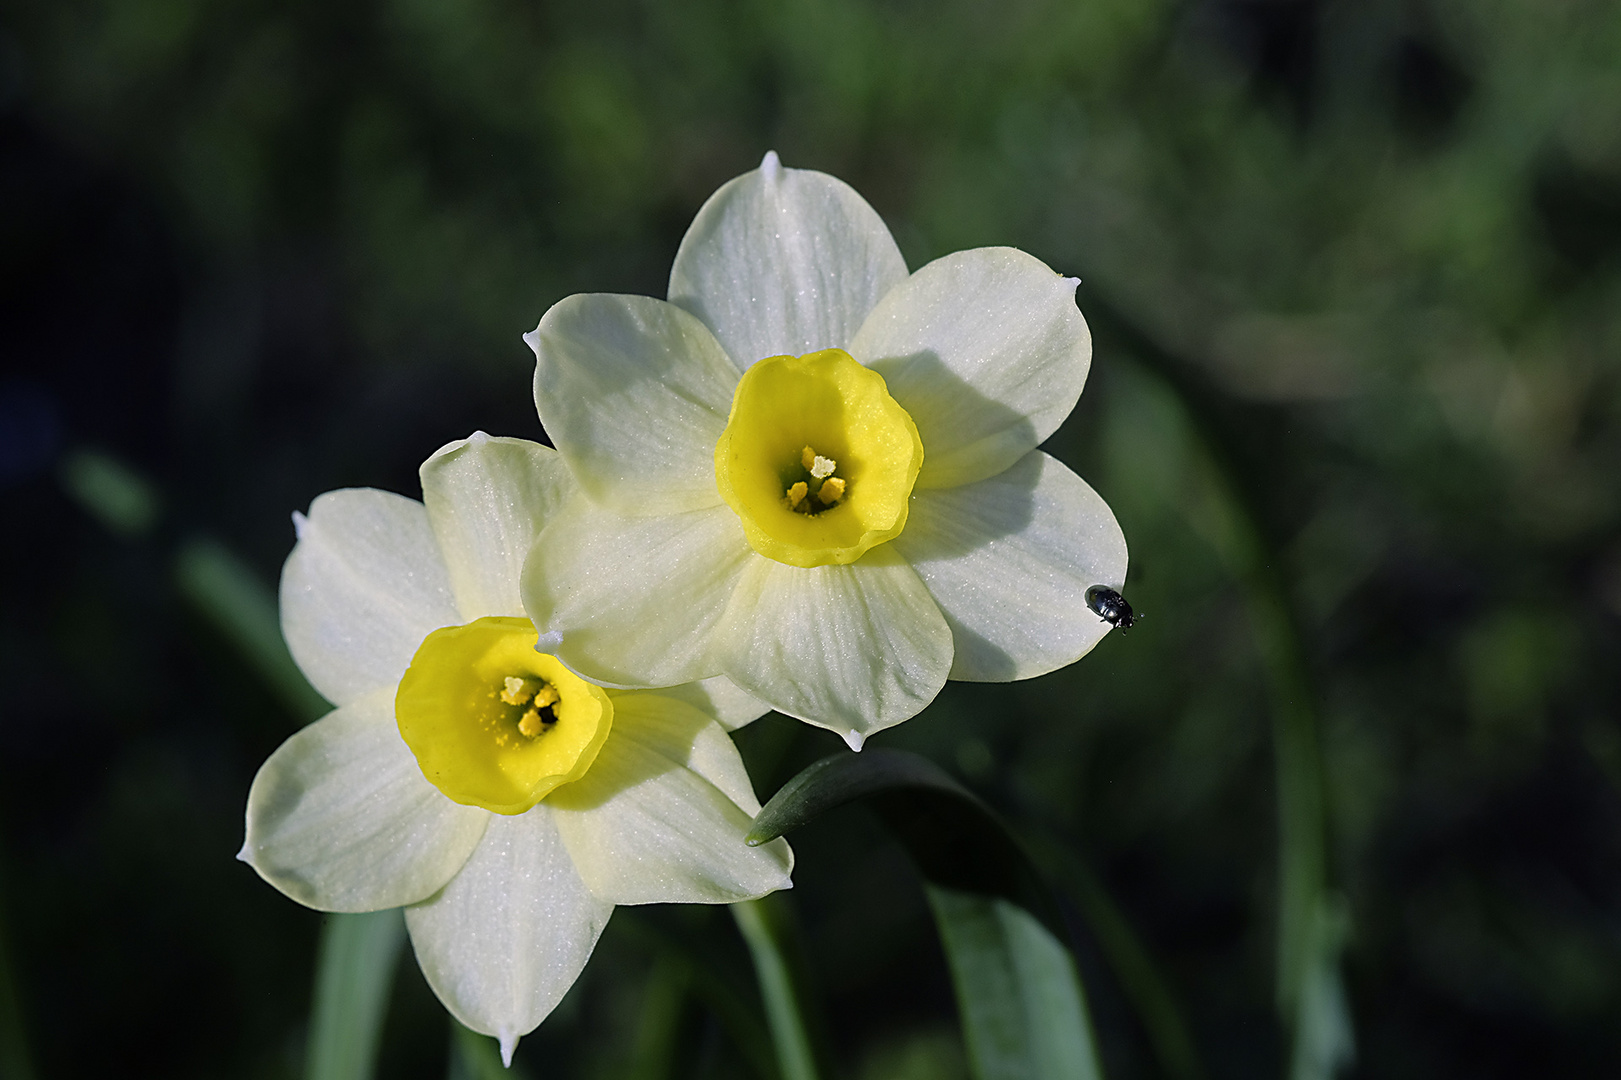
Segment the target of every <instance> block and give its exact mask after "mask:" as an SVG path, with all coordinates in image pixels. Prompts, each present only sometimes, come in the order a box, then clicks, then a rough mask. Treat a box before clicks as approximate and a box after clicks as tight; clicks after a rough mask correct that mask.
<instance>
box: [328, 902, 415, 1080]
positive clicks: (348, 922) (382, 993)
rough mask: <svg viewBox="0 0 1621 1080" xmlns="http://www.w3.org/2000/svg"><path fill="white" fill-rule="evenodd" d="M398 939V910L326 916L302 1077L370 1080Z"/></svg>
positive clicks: (401, 937)
mask: <svg viewBox="0 0 1621 1080" xmlns="http://www.w3.org/2000/svg"><path fill="white" fill-rule="evenodd" d="M404 942H405V918H404V916H403V915H401V913H400V910H399V909H398V908H392V909H390V910H388V911H374V912H369V913H367V914H364V915H329V916H327V920H326V926H325V928H324V929H323V930H322V932H321V945H320V949H319V951H318V952H317V954H316V971H315V1002H314V1004H313V1006H312V1007H311V1009H310V1037H309V1049H308V1053H307V1055H306V1058H305V1066H304V1077H305V1080H370V1078H371V1076H372V1073H373V1071H374V1070H375V1068H376V1065H377V1048H378V1045H379V1044H380V1043H381V1042H382V1037H383V1018H384V1015H385V1014H386V1013H387V1011H388V998H389V992H390V990H392V989H393V986H394V969H395V966H396V964H397V962H398V960H399V957H400V946H401V945H403V944H404Z"/></svg>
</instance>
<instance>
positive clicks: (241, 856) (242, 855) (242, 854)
mask: <svg viewBox="0 0 1621 1080" xmlns="http://www.w3.org/2000/svg"><path fill="white" fill-rule="evenodd" d="M236 861H237V862H245V863H247V864H248V865H249V866H252V865H253V861H252V859H251V858H250V857H249V852H248V844H247V841H245V840H244V841H243V842H242V850H241V851H239V852H237V853H236Z"/></svg>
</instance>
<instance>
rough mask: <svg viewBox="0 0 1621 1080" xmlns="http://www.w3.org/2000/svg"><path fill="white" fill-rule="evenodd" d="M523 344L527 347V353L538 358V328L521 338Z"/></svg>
mask: <svg viewBox="0 0 1621 1080" xmlns="http://www.w3.org/2000/svg"><path fill="white" fill-rule="evenodd" d="M523 343H524V344H525V345H527V346H529V351H530V352H532V353H534V354H535V356H537V357H538V356H540V327H538V326H537V327H535V328H534V329H533V330H531V331H529V333H527V334H525V335H524V336H523Z"/></svg>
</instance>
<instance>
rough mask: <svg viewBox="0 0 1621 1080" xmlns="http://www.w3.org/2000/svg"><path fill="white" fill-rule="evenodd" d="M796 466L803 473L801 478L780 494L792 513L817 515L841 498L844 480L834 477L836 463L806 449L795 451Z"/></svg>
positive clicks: (836, 468)
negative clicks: (796, 454)
mask: <svg viewBox="0 0 1621 1080" xmlns="http://www.w3.org/2000/svg"><path fill="white" fill-rule="evenodd" d="M799 463H800V466H801V468H803V469H804V471H805V478H804V479H803V480H795V481H794V482H793V483H791V484H789V485H788V490H787V491H785V492H783V496H782V497H783V498H785V499H787V500H788V509H790V510H792V511H793V512H794V513H796V514H820V513H821V512H822V511H823V510H826V509H828V508H830V507H834V506H837V505H838V504H839V502H840V501H841V500H842V499H843V498H844V480H843V479H842V478H841V477H838V476H836V475H834V474H835V473H837V472H838V468H839V463H838V462H836V461H834V460H833V459H832V458H825V457H823V456H822V455H821V454H818V453H817V452H816V451H815V450H812V449H811V448H810V447H808V446H807V447H805V449H803V450H801V451H800V452H799ZM813 485H814V490H813ZM813 493H814V495H815V497H814V498H812V494H813Z"/></svg>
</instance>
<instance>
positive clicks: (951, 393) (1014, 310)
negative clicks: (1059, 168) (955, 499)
mask: <svg viewBox="0 0 1621 1080" xmlns="http://www.w3.org/2000/svg"><path fill="white" fill-rule="evenodd" d="M1077 284H1078V282H1077V281H1076V280H1075V279H1074V278H1063V277H1059V276H1058V275H1057V274H1055V273H1053V271H1052V270H1050V269H1049V268H1048V267H1047V265H1046V264H1045V263H1043V262H1042V261H1041V260H1040V259H1037V258H1035V257H1034V256H1031V255H1026V254H1025V253H1024V252H1022V251H1018V250H1016V249H1014V248H977V249H975V250H973V251H959V252H957V253H956V254H954V255H947V256H946V257H944V258H942V259H936V260H935V261H934V262H932V263H930V264H929V265H927V266H925V267H923V268H922V269H921V270H919V271H918V272H917V273H915V274H913V275H912V276H911V277H910V278H908V279H907V280H906V281H905V283H903V284H901V285H899V286H897V287H896V288H895V289H894V290H893V291H891V292H890V293H889V294H888V295H887V296H885V297H884V299H883V300H882V302H880V303H879V305H878V307H877V308H876V309H875V310H874V311H873V313H872V314H871V315H869V316H868V317H867V321H866V322H865V323H864V324H862V327H861V331H860V333H858V334H856V336H855V340H854V341H853V342H852V343H851V345H850V354H851V355H852V356H854V357H855V358H856V359H857V360H860V361H861V362H862V363H863V364H866V365H867V366H868V367H870V368H872V369H873V370H874V371H877V372H878V373H879V374H881V375H883V377H884V381H885V383H887V384H888V386H889V392H890V394H891V395H893V397H894V398H895V400H896V401H898V402H899V403H900V404H901V407H902V408H904V409H905V410H906V411H907V412H909V413H911V415H912V420H913V421H914V422H916V424H917V430H918V435H919V436H920V437H921V438H922V439H923V471H922V472H921V473H919V474H918V478H917V486H918V487H919V488H931V487H955V486H956V485H958V484H968V483H972V482H973V481H975V480H983V479H985V477H987V476H995V475H996V474H997V473H999V472H1001V471H1002V470H1003V469H1005V468H1007V467H1008V466H1009V465H1012V464H1013V463H1014V462H1015V461H1017V460H1018V459H1019V458H1021V457H1023V456H1024V455H1025V454H1026V453H1028V452H1029V451H1031V450H1033V449H1035V448H1036V446H1037V445H1039V444H1040V443H1041V442H1042V440H1044V439H1045V438H1047V436H1049V435H1051V434H1052V433H1053V432H1054V431H1056V430H1058V425H1059V424H1061V423H1063V421H1064V417H1066V416H1068V415H1069V413H1070V410H1071V409H1073V408H1074V407H1075V401H1076V399H1077V398H1079V397H1080V396H1081V387H1082V386H1084V385H1085V384H1086V373H1087V369H1088V368H1089V367H1090V366H1091V363H1092V335H1091V332H1090V331H1088V330H1087V327H1086V320H1085V319H1083V318H1081V313H1080V312H1079V311H1078V310H1076V307H1075V286H1076V285H1077Z"/></svg>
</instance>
